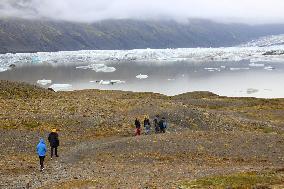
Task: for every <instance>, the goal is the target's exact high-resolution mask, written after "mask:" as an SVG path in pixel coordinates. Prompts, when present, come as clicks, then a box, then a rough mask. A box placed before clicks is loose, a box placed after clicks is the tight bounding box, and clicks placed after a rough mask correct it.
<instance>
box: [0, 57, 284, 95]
mask: <svg viewBox="0 0 284 189" xmlns="http://www.w3.org/2000/svg"><path fill="white" fill-rule="evenodd" d="M250 64H251V63H250V62H249V61H241V62H208V63H200V62H199V63H194V62H187V61H179V62H172V63H171V62H166V63H165V64H163V62H161V63H159V64H156V63H151V62H148V63H145V62H141V63H139V62H132V61H125V62H120V63H119V64H118V63H108V64H107V66H109V67H114V68H116V70H115V71H114V72H108V73H106V72H96V71H94V70H92V69H80V67H79V68H77V67H78V66H87V65H88V64H87V63H84V64H74V63H72V64H64V65H60V64H57V65H53V64H39V65H31V64H23V65H19V66H16V67H15V68H13V69H10V70H8V71H5V72H0V79H1V80H13V81H24V82H28V83H31V84H37V81H38V80H42V79H47V80H52V83H51V84H69V87H67V88H64V85H63V87H62V85H61V87H62V88H61V89H58V90H82V89H103V90H124V91H136V92H156V93H162V94H166V95H177V94H181V93H185V92H191V91H211V92H213V93H216V94H218V95H223V96H232V97H260V98H284V88H283V82H284V65H283V64H282V63H271V62H270V63H262V64H264V65H259V66H258V65H255V66H251V65H250ZM267 66H271V67H273V69H270V70H269V69H268V70H267V69H264V68H265V67H267ZM139 74H142V75H147V76H148V78H146V79H138V78H137V77H136V76H137V75H139ZM101 80H103V81H104V82H100V81H101ZM109 80H121V81H123V82H122V83H109V82H107V81H109ZM124 81H125V83H124ZM51 84H49V83H48V84H46V85H45V86H43V87H46V88H47V87H49V86H50V85H51ZM37 85H39V84H37ZM70 85H72V86H70Z"/></svg>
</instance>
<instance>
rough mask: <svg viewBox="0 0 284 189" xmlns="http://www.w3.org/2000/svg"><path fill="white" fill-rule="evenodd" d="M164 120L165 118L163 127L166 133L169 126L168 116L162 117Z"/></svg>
mask: <svg viewBox="0 0 284 189" xmlns="http://www.w3.org/2000/svg"><path fill="white" fill-rule="evenodd" d="M162 120H163V128H164V133H165V132H166V130H167V128H168V122H167V120H166V118H164V117H163V118H162Z"/></svg>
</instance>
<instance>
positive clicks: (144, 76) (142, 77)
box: [136, 74, 149, 79]
mask: <svg viewBox="0 0 284 189" xmlns="http://www.w3.org/2000/svg"><path fill="white" fill-rule="evenodd" d="M148 77H149V76H148V75H142V74H139V75H137V76H136V78H137V79H147V78H148Z"/></svg>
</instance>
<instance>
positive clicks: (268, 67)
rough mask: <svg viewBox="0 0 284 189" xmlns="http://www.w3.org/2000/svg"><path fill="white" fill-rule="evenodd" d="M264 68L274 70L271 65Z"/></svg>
mask: <svg viewBox="0 0 284 189" xmlns="http://www.w3.org/2000/svg"><path fill="white" fill-rule="evenodd" d="M264 69H265V70H268V71H272V70H275V68H274V67H272V66H267V67H264Z"/></svg>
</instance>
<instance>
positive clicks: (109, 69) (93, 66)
mask: <svg viewBox="0 0 284 189" xmlns="http://www.w3.org/2000/svg"><path fill="white" fill-rule="evenodd" d="M76 68H77V69H84V70H87V69H92V70H94V71H95V72H115V71H116V68H114V67H108V66H106V65H105V64H91V65H88V66H77V67H76Z"/></svg>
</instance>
